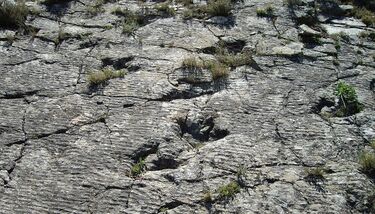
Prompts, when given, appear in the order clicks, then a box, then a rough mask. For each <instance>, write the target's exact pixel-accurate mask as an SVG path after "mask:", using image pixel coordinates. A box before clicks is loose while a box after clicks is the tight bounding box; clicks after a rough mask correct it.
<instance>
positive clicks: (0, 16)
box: [0, 1, 29, 28]
mask: <svg viewBox="0 0 375 214" xmlns="http://www.w3.org/2000/svg"><path fill="white" fill-rule="evenodd" d="M28 14H29V10H28V9H27V7H26V5H25V3H24V2H23V1H17V3H10V2H9V1H2V2H0V27H5V28H23V27H25V20H26V17H27V15H28Z"/></svg>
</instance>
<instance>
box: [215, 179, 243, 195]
mask: <svg viewBox="0 0 375 214" xmlns="http://www.w3.org/2000/svg"><path fill="white" fill-rule="evenodd" d="M217 192H218V193H219V199H229V198H233V197H234V195H235V194H236V193H239V192H240V185H238V183H237V182H236V181H232V182H230V183H229V184H227V185H224V186H221V187H219V189H218V190H217Z"/></svg>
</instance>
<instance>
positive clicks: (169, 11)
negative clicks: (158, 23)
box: [155, 2, 176, 16]
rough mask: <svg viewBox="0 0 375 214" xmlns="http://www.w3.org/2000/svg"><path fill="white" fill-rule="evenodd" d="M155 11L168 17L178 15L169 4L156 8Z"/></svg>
mask: <svg viewBox="0 0 375 214" xmlns="http://www.w3.org/2000/svg"><path fill="white" fill-rule="evenodd" d="M155 9H156V10H157V11H159V12H161V13H163V14H165V15H166V16H174V15H175V14H176V11H175V10H174V9H173V8H172V7H170V6H169V3H168V2H165V3H161V4H158V5H156V6H155Z"/></svg>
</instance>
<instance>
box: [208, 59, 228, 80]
mask: <svg viewBox="0 0 375 214" xmlns="http://www.w3.org/2000/svg"><path fill="white" fill-rule="evenodd" d="M206 66H207V68H208V69H209V70H210V71H211V75H212V79H213V80H218V79H221V78H226V77H228V75H229V67H228V66H227V65H225V64H223V63H220V62H217V61H210V62H208V63H207V65H206Z"/></svg>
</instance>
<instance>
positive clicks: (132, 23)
mask: <svg viewBox="0 0 375 214" xmlns="http://www.w3.org/2000/svg"><path fill="white" fill-rule="evenodd" d="M112 13H113V14H115V15H117V16H123V17H124V20H123V21H122V32H123V33H124V34H132V33H133V32H134V31H135V30H137V29H138V28H139V27H141V26H142V25H144V24H145V22H146V20H145V16H144V15H142V14H141V13H140V12H133V11H131V10H129V9H127V8H126V9H121V8H116V9H115V10H114V11H113V12H112Z"/></svg>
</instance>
